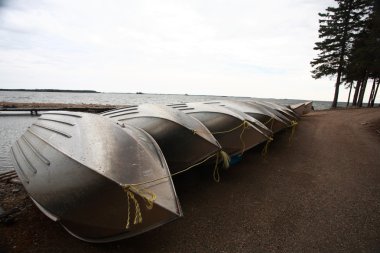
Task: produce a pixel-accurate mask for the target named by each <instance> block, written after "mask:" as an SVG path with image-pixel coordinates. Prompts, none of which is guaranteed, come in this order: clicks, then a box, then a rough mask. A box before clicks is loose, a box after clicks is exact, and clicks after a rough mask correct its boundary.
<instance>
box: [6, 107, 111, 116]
mask: <svg viewBox="0 0 380 253" xmlns="http://www.w3.org/2000/svg"><path fill="white" fill-rule="evenodd" d="M115 108H116V107H58V108H57V107H52V108H48V107H35V108H18V107H0V112H30V115H40V114H39V112H43V111H75V112H90V113H101V112H104V111H108V110H112V109H115Z"/></svg>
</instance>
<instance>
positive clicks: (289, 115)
mask: <svg viewBox="0 0 380 253" xmlns="http://www.w3.org/2000/svg"><path fill="white" fill-rule="evenodd" d="M254 102H255V103H257V104H260V105H262V106H264V107H266V108H267V109H271V110H275V111H277V112H279V113H280V114H282V115H283V116H284V117H285V118H286V119H288V120H290V121H297V120H298V115H297V114H296V113H294V111H293V110H291V109H289V108H287V107H286V106H282V105H278V104H275V103H271V102H267V101H254Z"/></svg>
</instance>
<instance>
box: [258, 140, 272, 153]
mask: <svg viewBox="0 0 380 253" xmlns="http://www.w3.org/2000/svg"><path fill="white" fill-rule="evenodd" d="M272 141H273V138H272V137H269V139H268V140H267V143H265V146H264V148H263V150H262V151H261V155H262V156H266V155H267V154H268V147H269V144H270V143H271V142H272Z"/></svg>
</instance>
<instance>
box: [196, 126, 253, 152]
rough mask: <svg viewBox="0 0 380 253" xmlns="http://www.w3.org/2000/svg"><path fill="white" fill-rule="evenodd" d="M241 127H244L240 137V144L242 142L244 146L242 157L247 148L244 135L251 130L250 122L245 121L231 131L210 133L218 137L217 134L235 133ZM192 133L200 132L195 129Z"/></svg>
mask: <svg viewBox="0 0 380 253" xmlns="http://www.w3.org/2000/svg"><path fill="white" fill-rule="evenodd" d="M241 127H242V131H241V133H240V137H239V138H240V142H241V144H242V148H241V152H240V155H242V154H243V153H244V152H245V148H246V146H245V142H244V139H243V134H244V132H245V130H246V129H247V128H249V122H248V121H246V120H244V121H243V122H242V123H241V124H240V125H238V126H236V127H234V128H232V129H230V130H226V131H219V132H210V133H211V134H213V135H216V134H225V133H230V132H233V131H235V130H236V129H239V128H241ZM192 132H193V134H196V133H198V131H197V130H194V129H193V130H192Z"/></svg>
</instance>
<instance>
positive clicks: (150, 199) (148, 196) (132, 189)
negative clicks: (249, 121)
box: [120, 150, 230, 229]
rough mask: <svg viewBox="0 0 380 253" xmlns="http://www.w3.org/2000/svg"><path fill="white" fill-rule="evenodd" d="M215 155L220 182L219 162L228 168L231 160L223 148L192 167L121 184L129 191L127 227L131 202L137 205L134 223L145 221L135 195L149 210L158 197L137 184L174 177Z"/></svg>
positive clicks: (215, 169)
mask: <svg viewBox="0 0 380 253" xmlns="http://www.w3.org/2000/svg"><path fill="white" fill-rule="evenodd" d="M214 156H216V161H215V168H214V180H215V181H216V182H219V181H220V176H219V167H218V164H219V162H221V161H222V162H223V168H228V167H229V162H230V157H229V156H228V154H227V153H226V152H224V151H223V150H219V151H218V152H217V153H215V154H213V155H210V156H209V157H207V158H205V159H203V160H202V161H200V162H198V163H196V164H194V165H191V166H190V167H188V168H186V169H184V170H181V171H178V172H176V173H173V174H169V175H167V176H163V177H160V178H156V179H152V180H147V181H144V182H139V183H135V184H120V186H121V187H122V188H123V190H124V192H126V193H127V204H128V213H127V215H128V216H127V224H126V226H125V228H126V229H129V228H130V226H131V204H134V206H135V217H134V220H133V225H136V224H140V223H142V222H143V217H142V213H141V208H140V203H139V201H138V200H137V199H136V196H135V195H136V194H138V195H139V196H140V197H141V198H142V199H143V200H144V201H145V207H146V209H147V210H151V209H152V208H153V206H154V201H155V200H156V199H157V195H156V194H154V193H153V192H151V191H149V190H147V189H139V188H137V187H136V186H141V185H144V184H149V183H154V182H157V181H160V180H163V179H167V178H169V177H173V176H175V175H179V174H182V173H184V172H186V171H188V170H190V169H192V168H194V167H196V166H198V165H201V164H202V163H205V162H206V161H208V160H209V159H211V158H212V157H214Z"/></svg>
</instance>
